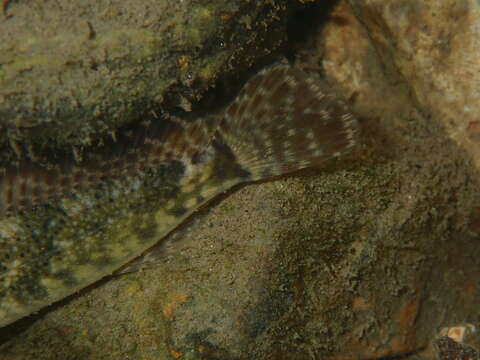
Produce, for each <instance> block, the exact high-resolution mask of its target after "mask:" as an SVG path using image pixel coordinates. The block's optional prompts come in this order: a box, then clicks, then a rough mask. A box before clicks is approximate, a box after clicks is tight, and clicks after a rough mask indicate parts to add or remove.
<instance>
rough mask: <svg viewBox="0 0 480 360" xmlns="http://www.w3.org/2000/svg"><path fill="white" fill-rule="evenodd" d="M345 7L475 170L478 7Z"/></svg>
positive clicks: (408, 0)
mask: <svg viewBox="0 0 480 360" xmlns="http://www.w3.org/2000/svg"><path fill="white" fill-rule="evenodd" d="M349 3H350V4H351V6H352V9H353V11H354V12H355V15H356V17H357V18H358V19H360V21H361V22H362V25H363V26H364V27H365V30H366V31H367V32H368V34H369V36H370V38H371V40H372V45H373V46H374V47H375V50H376V51H377V52H378V53H379V55H380V56H381V57H382V59H383V61H385V62H388V63H390V65H391V66H393V67H394V68H395V69H396V71H398V73H399V75H401V76H402V77H403V80H404V81H405V84H408V86H409V87H410V89H411V91H412V93H413V96H414V97H415V99H416V100H417V101H418V103H419V106H420V107H421V108H422V109H423V110H424V111H426V113H428V114H429V115H430V116H431V117H432V119H433V121H437V122H439V123H440V124H442V126H444V127H445V129H446V132H447V135H448V136H449V137H450V138H452V139H453V140H455V142H456V143H457V144H458V145H459V146H460V147H461V148H463V149H465V150H466V151H467V152H468V153H469V154H470V155H471V158H472V159H473V161H474V162H475V165H476V166H477V167H480V122H479V107H478V104H479V103H480V88H479V86H478V84H479V83H480V62H479V61H478V57H479V53H480V25H479V21H478V19H479V17H480V5H479V3H478V1H475V0H461V1H454V0H447V1H435V0H430V1H414V0H400V1H394V0H390V1H382V0H368V1H355V0H351V1H349Z"/></svg>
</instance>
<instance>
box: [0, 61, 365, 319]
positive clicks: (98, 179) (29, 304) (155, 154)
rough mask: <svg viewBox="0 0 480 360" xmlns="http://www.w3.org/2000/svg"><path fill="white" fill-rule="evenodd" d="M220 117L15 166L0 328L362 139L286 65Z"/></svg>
mask: <svg viewBox="0 0 480 360" xmlns="http://www.w3.org/2000/svg"><path fill="white" fill-rule="evenodd" d="M216 119H218V120H211V119H210V120H208V119H198V121H194V122H186V121H183V120H180V119H177V118H173V117H170V118H165V119H162V120H161V121H157V122H155V121H153V122H148V123H145V124H144V127H143V128H142V129H143V130H142V131H141V133H140V134H137V133H135V134H128V132H127V134H126V135H122V136H123V137H124V138H123V139H120V140H117V142H116V143H112V144H111V146H109V147H108V148H109V153H108V155H106V154H103V153H102V154H90V155H86V156H85V158H84V159H83V160H82V161H81V162H80V163H75V162H72V161H70V162H68V161H64V162H61V161H60V162H59V163H58V165H56V166H54V167H49V168H48V167H41V166H39V165H35V164H33V163H32V162H28V161H26V160H25V161H23V162H20V164H19V165H18V166H17V167H15V168H11V169H7V171H6V172H5V173H4V174H3V175H1V178H0V208H1V213H2V219H0V281H1V282H0V326H5V325H7V324H10V323H12V322H14V321H15V320H17V319H19V318H21V317H24V316H26V315H29V314H31V313H33V312H35V311H37V310H39V309H41V308H43V307H45V306H47V305H49V304H51V303H52V302H55V301H57V300H60V299H62V298H64V297H66V296H68V295H70V294H72V293H74V292H76V291H77V290H79V289H81V288H83V287H85V286H87V285H89V284H91V283H93V282H95V281H97V280H99V279H101V278H102V277H104V276H106V275H109V274H111V273H112V272H114V271H115V270H117V269H118V268H119V267H121V266H122V265H124V264H126V263H128V262H130V261H131V260H132V259H135V258H136V257H138V256H139V255H141V254H143V253H144V252H145V251H147V250H148V249H149V248H151V247H152V246H153V245H155V244H156V243H157V242H159V240H161V239H162V238H163V237H165V236H166V235H167V234H168V233H169V232H171V231H172V230H173V229H175V227H177V226H178V225H179V224H181V223H182V222H183V221H184V220H185V219H186V218H187V217H188V216H189V215H191V214H192V212H194V211H195V210H196V209H198V208H199V207H200V206H201V205H203V204H205V203H206V202H208V201H209V200H210V199H212V198H213V197H215V196H216V195H218V194H220V193H222V192H224V191H226V190H228V189H229V188H231V187H232V186H234V185H236V184H239V183H243V182H251V181H256V180H262V179H267V178H270V177H273V176H277V175H281V174H285V173H288V172H292V171H295V170H298V169H302V168H306V167H312V166H317V165H320V164H322V162H324V161H325V160H328V159H331V158H333V157H337V156H340V155H342V154H344V153H346V152H347V151H348V150H350V149H351V148H352V146H353V145H354V144H355V139H356V133H357V122H356V120H355V119H354V116H353V115H352V114H351V112H350V110H349V109H348V106H347V105H346V103H345V102H344V101H342V100H340V99H339V98H338V97H337V96H336V95H335V94H334V93H333V92H332V90H331V89H330V88H329V87H328V85H327V84H326V83H325V82H324V81H322V80H321V79H320V78H319V77H318V76H315V75H312V74H307V73H305V72H303V71H302V70H300V69H298V68H295V67H291V66H289V65H287V64H277V65H274V66H272V67H269V68H267V69H265V70H263V71H261V72H259V73H258V74H257V75H255V76H253V77H252V78H251V79H250V80H249V81H248V82H247V83H246V84H245V86H244V87H243V89H242V90H241V91H240V93H239V95H238V96H237V98H236V99H235V100H234V101H233V103H231V104H230V105H229V106H228V107H227V108H226V109H225V110H224V112H223V113H222V114H221V116H219V117H217V118H216ZM115 144H121V145H115ZM126 144H127V145H126ZM116 146H117V148H116Z"/></svg>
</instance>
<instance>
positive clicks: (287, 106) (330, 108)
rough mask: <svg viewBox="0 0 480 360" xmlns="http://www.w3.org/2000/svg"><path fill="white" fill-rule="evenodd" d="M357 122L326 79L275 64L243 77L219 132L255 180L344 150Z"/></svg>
mask: <svg viewBox="0 0 480 360" xmlns="http://www.w3.org/2000/svg"><path fill="white" fill-rule="evenodd" d="M357 128H358V124H357V121H356V119H355V118H354V116H353V115H352V114H351V112H350V110H349V109H348V107H347V105H346V103H345V102H343V101H342V100H339V99H338V97H336V96H335V94H334V93H333V92H332V91H331V89H330V87H329V86H328V85H327V84H326V83H325V82H324V81H322V80H321V79H320V78H319V77H317V76H314V75H311V74H307V73H305V72H303V71H302V70H300V69H297V68H293V67H291V66H289V65H286V64H279V65H275V66H272V67H270V68H268V69H265V70H263V71H260V72H259V73H258V74H257V75H255V76H254V77H253V78H251V79H250V80H249V81H248V82H247V83H246V85H245V86H244V87H243V89H242V90H241V92H240V94H239V95H238V97H237V98H236V99H235V101H234V102H233V103H232V104H231V105H230V106H229V107H228V108H227V109H226V112H225V116H224V119H223V120H222V121H221V123H220V126H219V129H218V133H219V136H220V137H221V140H222V141H224V142H225V143H226V144H227V145H228V146H229V147H230V148H231V150H232V152H233V153H234V154H235V156H236V157H237V160H238V162H239V163H240V164H241V165H242V166H243V167H244V168H245V169H246V170H248V171H249V172H250V173H251V174H252V178H253V180H260V179H265V178H268V177H271V176H276V175H281V174H285V173H288V172H292V171H296V170H299V169H302V168H306V167H312V166H317V165H319V164H321V163H322V162H324V161H326V160H328V159H331V158H332V157H337V156H340V155H342V154H344V153H346V152H348V151H349V150H350V149H351V148H352V147H353V146H354V145H355V143H356V136H357Z"/></svg>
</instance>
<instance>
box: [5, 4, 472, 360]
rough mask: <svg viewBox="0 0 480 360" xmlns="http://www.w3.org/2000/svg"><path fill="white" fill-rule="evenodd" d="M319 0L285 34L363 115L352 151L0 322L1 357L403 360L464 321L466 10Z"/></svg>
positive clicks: (468, 226) (240, 193)
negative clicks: (124, 271) (295, 37)
mask: <svg viewBox="0 0 480 360" xmlns="http://www.w3.org/2000/svg"><path fill="white" fill-rule="evenodd" d="M319 3H321V2H319ZM329 10H330V12H329V13H328V16H326V15H325V8H322V7H321V4H319V6H318V7H315V6H314V7H312V8H310V9H309V10H308V11H306V12H304V13H301V16H300V20H299V21H297V22H298V23H305V22H308V21H307V20H311V23H312V24H321V26H319V27H315V26H312V27H311V28H309V31H310V36H307V38H308V39H307V40H306V41H305V42H304V43H299V42H296V43H295V44H293V45H294V46H295V48H296V49H297V50H298V53H297V60H298V61H299V62H300V63H303V64H305V67H307V68H320V69H322V70H323V71H322V72H323V73H325V75H326V77H327V78H328V79H329V80H330V81H331V82H332V83H333V84H336V85H337V87H338V91H339V93H340V94H343V95H344V97H346V98H350V99H351V101H352V103H353V105H354V108H355V110H356V112H357V113H358V114H359V115H360V116H361V118H363V124H362V125H363V139H364V143H363V146H361V148H360V149H359V152H358V153H356V154H354V155H352V157H351V158H350V159H349V160H347V161H345V162H343V163H335V164H331V165H330V166H329V167H327V168H326V169H324V170H323V171H310V172H307V173H303V174H299V175H298V176H295V177H291V178H288V179H280V180H277V181H274V182H268V183H264V184H254V185H250V186H246V187H244V188H241V189H238V190H237V191H236V192H233V193H231V194H227V195H228V196H227V197H225V198H223V199H219V201H218V202H217V203H216V204H213V207H212V208H211V211H210V213H209V214H208V215H206V217H202V220H201V222H200V223H197V224H194V225H192V226H190V227H189V229H190V231H189V233H188V234H187V235H186V236H184V238H183V240H181V241H179V242H177V243H174V244H173V245H172V248H171V249H169V250H168V252H167V254H166V255H165V257H164V261H163V262H161V263H160V264H159V265H157V266H156V267H153V268H149V269H146V270H145V271H142V272H138V273H134V274H129V275H125V276H120V277H116V278H114V279H111V281H105V282H103V283H102V284H98V285H97V286H96V287H93V288H91V289H88V290H86V291H84V292H82V293H81V294H79V295H78V296H75V297H73V298H71V299H70V300H68V301H65V302H64V303H63V304H59V305H57V306H55V307H54V308H53V309H50V310H48V311H45V312H43V313H42V314H40V315H39V316H38V317H37V318H32V319H26V320H24V321H22V322H20V323H17V324H16V325H14V326H12V327H10V328H8V329H6V330H4V331H3V332H2V333H1V335H2V341H3V342H4V344H3V345H2V347H1V348H0V351H1V354H2V355H3V356H4V357H5V359H8V360H10V359H12V360H13V359H15V360H16V359H18V358H22V359H42V358H44V359H56V358H58V359H83V358H85V357H87V356H89V357H90V358H93V359H119V358H140V359H152V360H153V359H178V358H185V359H295V360H296V359H299V360H302V359H323V358H338V359H362V358H363V359H372V358H380V357H397V356H398V357H400V356H403V355H405V354H411V353H417V352H419V351H421V350H422V349H423V348H424V347H425V346H427V345H428V343H429V342H430V341H431V340H432V339H433V338H434V336H435V335H436V334H437V331H438V329H439V328H441V327H445V326H451V325H456V324H457V322H458V321H472V322H474V321H475V320H476V319H478V303H479V301H480V291H479V288H478V279H479V278H480V270H479V269H480V266H479V259H480V248H479V246H478V236H479V233H480V225H479V224H480V220H478V218H476V217H473V218H472V213H473V214H474V215H475V214H476V216H477V217H480V216H479V214H480V212H479V211H478V210H477V211H475V209H476V207H477V206H478V204H479V203H480V202H479V190H478V189H479V180H478V179H479V176H478V171H477V170H476V169H475V166H472V164H477V163H476V161H477V159H478V156H475V154H476V153H475V151H476V150H475V146H476V145H475V140H472V139H474V138H475V136H473V137H472V135H470V134H474V131H473V132H472V130H475V129H476V125H475V123H473V125H472V121H475V118H479V117H478V112H477V113H476V114H477V116H475V111H478V110H476V108H475V101H474V99H473V97H474V96H476V94H477V93H478V90H476V89H475V88H474V87H475V84H476V83H477V82H476V80H475V76H478V74H476V73H475V74H473V73H472V74H471V76H463V77H462V76H460V75H461V74H464V73H463V72H462V70H463V71H467V70H466V69H467V68H464V67H462V66H460V64H461V63H462V62H466V61H467V59H468V58H469V57H470V56H471V57H473V56H474V55H475V51H474V45H475V42H476V41H478V40H477V38H478V37H475V36H474V35H475V34H474V31H473V28H474V25H473V23H474V22H475V21H474V19H478V15H477V11H478V5H477V3H475V2H473V1H472V2H458V1H457V2H453V1H442V2H436V1H430V2H427V1H425V2H423V4H420V3H419V2H415V1H401V0H396V1H353V0H351V1H349V2H340V3H338V4H336V6H335V7H333V8H332V9H329ZM433 10H435V11H433ZM12 12H13V9H12ZM433 14H435V16H434V15H433ZM455 16H456V17H457V18H455V19H454V18H453V17H455ZM437 19H438V20H437ZM425 24H427V25H428V26H429V27H428V31H427V30H426V29H427V28H425V27H422V26H424V25H425ZM442 31H443V32H442ZM409 34H410V35H409ZM429 34H430V35H429ZM434 34H436V35H435V36H433V35H434ZM441 34H446V35H449V37H448V36H446V35H445V36H441ZM455 34H461V35H457V36H455ZM407 35H409V36H407ZM447 38H448V39H449V42H448V43H449V44H450V45H449V46H454V47H455V49H457V50H456V51H458V52H463V54H464V56H459V55H457V54H456V51H450V52H448V51H447V50H448V49H443V50H442V48H441V46H440V45H438V43H436V41H441V40H442V39H447ZM434 44H437V45H436V46H440V48H436V47H435V46H434ZM462 44H463V45H462ZM435 49H436V51H433V50H435ZM467 49H471V50H470V52H467ZM441 51H447V52H443V53H442V52H441ZM442 54H443V55H442ZM470 62H473V60H471V58H470ZM475 66H479V65H478V64H476V63H475V64H471V67H470V68H471V69H474V68H475ZM434 70H435V71H434ZM442 89H443V90H442ZM445 89H448V91H446V90H445ZM467 89H471V92H470V91H468V90H467ZM433 90H435V91H433ZM476 91H477V92H476ZM467 102H468V104H470V107H471V108H470V109H468V108H465V104H467ZM477 103H478V102H477ZM454 109H457V110H455V111H454ZM457 111H458V114H457ZM469 111H470V112H469ZM460 114H461V115H460ZM12 332H13V333H15V332H16V334H17V335H18V336H16V337H15V336H12V334H11V333H12ZM45 349H51V351H49V352H46V351H45ZM416 355H417V356H424V358H426V359H435V357H436V356H437V355H438V354H436V353H435V352H431V353H428V352H427V353H425V354H416Z"/></svg>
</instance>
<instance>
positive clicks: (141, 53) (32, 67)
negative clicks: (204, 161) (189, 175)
mask: <svg viewBox="0 0 480 360" xmlns="http://www.w3.org/2000/svg"><path fill="white" fill-rule="evenodd" d="M286 11H287V6H286V2H285V1H276V2H274V3H270V2H269V1H256V2H255V3H253V2H251V3H250V2H244V1H229V2H223V1H202V2H196V1H177V2H164V1H160V2H158V1H147V2H145V1H142V2H138V3H137V2H125V1H95V2H94V3H90V4H83V3H76V2H75V3H71V2H69V1H65V2H62V1H60V2H56V3H45V2H43V1H38V2H37V1H29V2H10V3H9V6H8V8H7V14H8V15H10V17H8V18H5V19H4V21H3V20H2V22H1V23H0V64H1V67H0V89H1V91H0V148H1V153H0V164H1V165H4V164H5V162H8V161H9V160H11V159H12V158H14V154H12V153H11V151H10V146H9V145H12V144H14V145H15V146H16V148H15V150H16V151H17V152H19V151H22V152H24V153H26V152H28V149H29V148H32V146H33V145H35V146H33V149H34V150H35V151H34V153H36V154H37V156H41V155H42V149H43V148H44V147H45V146H48V147H52V146H55V148H56V149H58V148H60V149H63V150H65V151H72V147H73V146H76V147H77V148H82V147H85V146H89V145H91V144H92V143H96V142H97V141H98V139H99V138H101V137H102V136H106V135H108V134H109V133H113V132H115V131H116V130H117V129H118V128H119V127H121V126H123V125H125V124H127V123H130V122H132V121H139V120H140V121H141V119H142V117H144V116H145V115H146V114H147V113H149V112H150V111H151V110H153V109H155V111H157V112H159V113H160V112H161V111H162V110H168V111H172V110H173V109H174V108H175V107H180V108H183V109H186V110H187V111H188V110H189V109H190V106H191V104H192V103H195V102H197V101H198V99H199V98H201V96H202V95H203V94H204V93H205V92H206V90H207V89H209V88H210V87H211V86H213V85H215V84H216V80H217V79H218V77H219V76H220V77H226V76H228V74H231V72H232V70H233V69H235V71H238V69H239V68H243V69H244V70H245V69H248V68H249V67H250V66H252V64H254V63H257V62H258V59H260V58H262V57H264V56H266V55H268V54H270V53H272V52H274V51H275V49H277V48H278V47H279V46H281V44H282V43H283V41H284V39H285V19H286V17H285V16H284V14H285V13H286Z"/></svg>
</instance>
